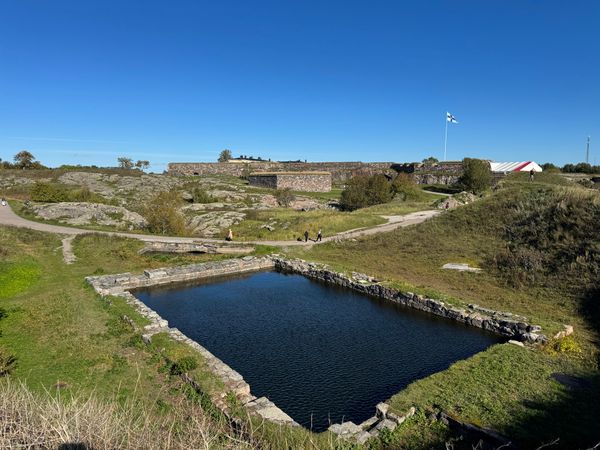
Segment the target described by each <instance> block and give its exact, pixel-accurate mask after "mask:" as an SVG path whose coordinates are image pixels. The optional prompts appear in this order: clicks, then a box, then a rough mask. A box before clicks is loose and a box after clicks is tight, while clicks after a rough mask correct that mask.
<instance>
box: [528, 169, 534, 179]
mask: <svg viewBox="0 0 600 450" xmlns="http://www.w3.org/2000/svg"><path fill="white" fill-rule="evenodd" d="M534 173H535V170H533V169H531V170H530V171H529V181H533V174H534Z"/></svg>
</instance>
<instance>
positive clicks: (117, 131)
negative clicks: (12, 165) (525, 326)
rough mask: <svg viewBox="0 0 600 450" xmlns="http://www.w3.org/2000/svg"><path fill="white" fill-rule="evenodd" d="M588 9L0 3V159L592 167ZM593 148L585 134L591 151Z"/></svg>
mask: <svg viewBox="0 0 600 450" xmlns="http://www.w3.org/2000/svg"><path fill="white" fill-rule="evenodd" d="M599 23H600V2H598V1H596V0H589V1H577V0H574V1H570V2H565V1H553V0H536V1H532V0H507V1H502V2H491V1H481V0H472V1H456V0H455V1H448V0H446V1H421V2H417V1H413V2H401V1H385V2H384V1H377V0H370V1H368V2H367V1H363V2H357V1H351V0H350V1H349V0H344V1H310V0H309V1H297V2H287V1H260V0H256V1H252V2H249V1H226V0H225V1H221V0H220V1H210V2H208V1H200V0H197V1H178V0H170V1H168V2H167V1H163V2H155V1H149V0H144V1H127V2H125V1H112V0H103V1H101V2H100V1H81V0H77V1H62V0H54V1H51V2H49V1H42V0H38V1H30V0H19V1H4V2H2V5H1V14H0V61H1V65H0V157H1V158H3V159H11V158H12V155H14V154H15V153H16V152H17V151H19V150H21V149H28V150H30V151H31V152H32V153H34V155H35V156H37V157H38V159H40V160H41V161H42V162H43V163H46V164H47V165H51V166H54V165H59V164H63V163H80V164H98V165H115V164H116V158H117V156H121V155H125V156H130V157H132V158H134V159H148V160H150V161H151V163H152V169H153V170H155V171H162V170H163V169H164V168H165V164H166V162H168V161H214V160H215V159H216V158H217V156H218V154H219V152H220V151H221V150H222V149H224V148H229V149H231V150H232V151H233V153H234V155H238V154H247V155H254V156H262V157H264V158H272V159H308V160H312V161H343V160H362V161H395V162H404V161H414V160H421V159H423V158H424V157H427V156H429V155H434V156H436V157H438V158H440V159H441V157H442V155H443V141H444V114H445V111H446V110H448V111H450V112H451V113H453V114H454V115H455V116H456V117H457V119H458V120H459V121H460V123H459V124H458V125H453V126H451V128H450V129H449V138H448V159H461V158H463V157H465V156H471V157H482V158H490V159H495V160H498V161H509V160H526V159H533V160H536V161H539V162H545V161H552V162H555V163H559V164H563V163H566V162H577V161H581V160H583V159H584V157H585V140H586V137H587V136H588V135H591V136H592V157H591V162H594V158H596V157H595V155H598V157H597V158H596V163H598V164H600V31H598V30H599ZM596 142H597V144H596Z"/></svg>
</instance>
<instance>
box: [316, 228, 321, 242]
mask: <svg viewBox="0 0 600 450" xmlns="http://www.w3.org/2000/svg"><path fill="white" fill-rule="evenodd" d="M321 240H323V233H322V232H321V229H320V228H319V232H318V233H317V241H321ZM315 242H316V241H315Z"/></svg>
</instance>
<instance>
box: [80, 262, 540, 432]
mask: <svg viewBox="0 0 600 450" xmlns="http://www.w3.org/2000/svg"><path fill="white" fill-rule="evenodd" d="M273 269H276V270H280V271H282V272H292V273H297V274H301V275H304V276H306V277H308V278H312V279H316V280H321V281H323V282H327V283H333V284H335V285H339V286H343V287H347V288H350V289H353V290H356V291H359V292H362V293H365V294H368V295H372V296H376V297H381V298H385V299H387V300H390V301H393V302H395V303H400V304H403V305H406V306H410V307H412V308H416V309H419V310H422V311H426V312H430V313H432V314H436V315H439V316H443V317H446V318H449V319H452V320H457V321H459V322H463V323H467V324H469V325H472V326H476V327H479V328H483V329H486V330H489V331H492V332H496V333H499V334H502V335H505V336H510V337H512V338H516V339H519V340H523V341H529V342H543V341H545V340H546V337H545V336H544V335H542V334H538V332H539V330H540V329H541V328H540V327H539V326H536V325H530V324H528V323H527V322H526V319H525V318H523V317H520V316H515V315H513V314H510V313H502V312H498V311H493V310H490V309H486V308H481V307H479V306H477V305H468V308H467V309H464V308H457V307H453V306H451V305H446V304H445V303H444V302H442V301H440V300H435V299H431V298H427V297H423V296H421V295H417V294H413V293H411V292H402V291H399V290H397V289H392V288H389V287H386V286H384V285H382V284H380V283H377V282H375V280H374V279H373V278H371V277H369V276H367V275H364V274H360V273H353V274H352V275H351V276H347V275H345V274H343V273H338V272H334V271H331V270H330V269H329V268H328V267H327V266H325V265H321V264H315V263H308V262H306V261H303V260H299V259H296V260H288V259H285V258H282V257H279V256H276V255H275V256H271V257H262V258H258V257H252V256H245V257H243V258H237V259H229V260H225V261H218V262H207V263H202V264H192V265H188V266H179V267H171V268H162V269H154V270H145V271H144V273H143V274H140V275H132V274H131V273H123V274H117V275H101V276H90V277H86V279H85V280H86V282H87V283H89V284H90V285H92V286H93V288H94V289H95V290H96V292H97V293H98V294H100V295H103V296H106V295H113V296H120V297H123V298H124V299H125V300H126V302H127V303H128V304H130V305H132V306H133V307H134V308H136V309H137V311H138V312H139V313H140V314H141V315H142V316H143V317H146V318H147V319H148V320H149V321H150V324H149V325H147V326H146V327H145V328H144V334H143V335H142V338H143V340H144V341H145V342H147V343H149V342H150V340H151V337H152V336H153V335H154V334H157V333H161V332H164V333H167V334H168V335H169V336H170V337H171V338H172V339H174V340H176V341H178V342H182V343H185V344H187V345H189V346H190V347H192V348H193V349H195V350H196V351H197V352H198V353H199V354H200V355H201V356H202V357H203V358H204V360H205V361H206V364H207V366H208V367H209V369H210V370H211V372H212V373H214V374H215V375H216V376H218V377H219V378H220V379H221V380H222V381H223V383H224V385H225V392H222V393H220V394H219V395H214V396H213V398H212V400H213V402H214V403H215V405H216V406H217V407H219V408H220V409H221V410H223V411H224V412H225V413H226V414H229V406H228V403H227V401H226V399H225V398H226V394H227V393H228V392H233V393H234V394H235V395H236V397H237V398H238V399H239V401H240V402H241V403H242V404H243V405H244V406H245V407H246V409H247V410H248V411H249V412H250V413H252V414H256V415H258V416H260V417H262V418H263V419H265V420H268V421H271V422H275V423H279V424H285V425H292V426H298V424H297V423H296V422H295V421H294V420H293V419H292V418H291V417H289V416H288V415H287V414H286V413H285V412H284V411H282V410H281V409H280V408H278V407H277V406H276V405H275V404H273V402H271V401H270V400H269V399H267V398H266V397H261V398H256V397H255V396H253V395H252V394H251V390H250V386H249V385H248V383H246V381H245V380H244V378H243V377H242V376H241V375H240V374H239V373H238V372H236V371H235V370H233V369H232V368H231V367H229V366H228V365H227V364H225V363H224V362H223V361H221V360H220V359H219V358H217V357H216V356H214V355H213V354H212V353H210V352H209V351H208V350H207V349H205V348H204V347H203V346H201V345H200V344H199V343H197V342H195V341H193V340H192V339H190V338H188V337H187V336H185V335H184V334H183V333H181V331H179V330H178V329H177V328H170V327H169V324H168V322H167V321H166V320H164V319H163V318H161V317H160V316H159V315H158V314H157V313H156V312H155V311H153V310H152V309H150V308H149V307H148V306H146V305H145V304H144V303H143V302H141V301H140V300H138V299H137V298H136V297H135V296H134V295H133V294H131V293H130V292H129V290H131V289H135V288H140V287H149V286H154V285H164V284H167V283H175V282H182V281H190V280H196V279H201V278H208V277H215V276H221V275H228V274H236V273H243V272H250V271H260V270H273ZM196 388H198V387H197V386H196ZM414 412H415V409H414V408H411V409H410V410H409V411H407V412H406V413H405V414H402V415H396V414H394V413H391V412H389V405H388V404H387V403H379V404H378V405H377V406H376V414H375V415H374V416H373V417H371V418H370V419H368V420H366V421H365V422H363V423H361V424H359V425H356V424H354V423H352V422H344V423H341V424H333V425H331V426H330V427H329V430H330V431H331V432H333V433H335V434H337V435H338V436H340V437H341V438H343V439H351V440H353V441H357V442H360V443H363V442H365V441H366V440H368V439H370V438H371V437H374V436H377V435H378V434H379V433H380V432H381V431H382V430H386V429H387V430H393V429H394V428H395V427H396V426H397V425H399V424H401V423H403V422H404V421H405V420H406V419H407V418H408V417H410V416H411V415H413V414H414Z"/></svg>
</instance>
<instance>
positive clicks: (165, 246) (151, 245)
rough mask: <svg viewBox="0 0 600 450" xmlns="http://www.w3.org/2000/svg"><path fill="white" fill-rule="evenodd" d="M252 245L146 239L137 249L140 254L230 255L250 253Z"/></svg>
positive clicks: (252, 249)
mask: <svg viewBox="0 0 600 450" xmlns="http://www.w3.org/2000/svg"><path fill="white" fill-rule="evenodd" d="M253 251H254V246H252V245H243V244H230V243H227V242H224V243H222V244H209V243H206V242H171V241H169V242H157V241H147V242H145V243H144V247H143V248H142V249H141V250H140V251H139V253H140V254H143V253H152V252H158V253H161V252H164V253H211V254H221V255H231V254H239V253H244V254H245V253H252V252H253Z"/></svg>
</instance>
